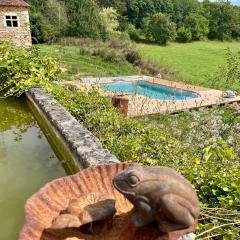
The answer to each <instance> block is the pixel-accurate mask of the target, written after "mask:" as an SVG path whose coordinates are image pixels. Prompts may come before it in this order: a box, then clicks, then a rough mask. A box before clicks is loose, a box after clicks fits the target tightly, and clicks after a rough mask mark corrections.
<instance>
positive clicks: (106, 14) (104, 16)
mask: <svg viewBox="0 0 240 240" xmlns="http://www.w3.org/2000/svg"><path fill="white" fill-rule="evenodd" d="M99 15H100V19H101V24H102V26H104V28H105V30H106V34H107V36H108V37H109V36H110V35H111V34H113V33H115V32H117V29H118V27H119V22H118V13H117V10H116V9H114V8H112V7H108V8H103V9H102V10H101V11H100V13H99Z"/></svg>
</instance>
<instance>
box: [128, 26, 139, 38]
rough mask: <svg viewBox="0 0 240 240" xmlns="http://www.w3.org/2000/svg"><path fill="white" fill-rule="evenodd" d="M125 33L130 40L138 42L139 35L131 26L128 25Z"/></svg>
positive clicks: (137, 30)
mask: <svg viewBox="0 0 240 240" xmlns="http://www.w3.org/2000/svg"><path fill="white" fill-rule="evenodd" d="M127 33H128V34H129V37H130V38H131V40H133V41H135V42H138V41H140V39H141V33H140V30H139V29H136V28H135V26H134V25H133V24H128V26H127Z"/></svg>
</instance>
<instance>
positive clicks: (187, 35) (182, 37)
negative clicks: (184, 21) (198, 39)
mask: <svg viewBox="0 0 240 240" xmlns="http://www.w3.org/2000/svg"><path fill="white" fill-rule="evenodd" d="M176 40H177V41H178V42H181V43H186V42H190V41H191V40H192V33H191V31H190V29H188V28H186V27H180V28H179V29H178V31H177V38H176Z"/></svg>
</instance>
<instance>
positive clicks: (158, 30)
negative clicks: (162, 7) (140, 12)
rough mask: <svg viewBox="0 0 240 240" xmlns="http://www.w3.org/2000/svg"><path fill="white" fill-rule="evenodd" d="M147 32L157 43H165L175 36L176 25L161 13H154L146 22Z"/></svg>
mask: <svg viewBox="0 0 240 240" xmlns="http://www.w3.org/2000/svg"><path fill="white" fill-rule="evenodd" d="M148 28H149V33H150V34H151V36H152V38H153V39H154V40H155V41H156V42H157V43H159V44H163V45H166V43H167V42H168V41H170V40H174V39H175V37H176V26H175V24H174V23H173V22H171V21H170V19H169V17H168V16H167V15H166V14H163V13H156V14H154V15H153V16H152V17H151V18H150V21H149V23H148Z"/></svg>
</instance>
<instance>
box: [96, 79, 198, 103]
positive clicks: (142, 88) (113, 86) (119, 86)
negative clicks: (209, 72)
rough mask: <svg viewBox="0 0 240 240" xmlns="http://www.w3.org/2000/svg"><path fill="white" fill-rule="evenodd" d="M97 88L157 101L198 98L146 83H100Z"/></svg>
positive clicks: (194, 94) (166, 87) (186, 92)
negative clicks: (137, 95)
mask: <svg viewBox="0 0 240 240" xmlns="http://www.w3.org/2000/svg"><path fill="white" fill-rule="evenodd" d="M98 87H100V88H101V89H103V90H105V91H108V92H113V93H126V94H127V93H129V94H139V95H143V96H145V97H149V98H153V99H158V100H187V99H194V98H198V97H199V95H198V94H196V93H193V92H190V91H185V90H181V89H177V88H172V87H168V86H165V85H160V84H154V83H150V82H147V81H132V82H113V83H101V84H98Z"/></svg>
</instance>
